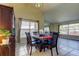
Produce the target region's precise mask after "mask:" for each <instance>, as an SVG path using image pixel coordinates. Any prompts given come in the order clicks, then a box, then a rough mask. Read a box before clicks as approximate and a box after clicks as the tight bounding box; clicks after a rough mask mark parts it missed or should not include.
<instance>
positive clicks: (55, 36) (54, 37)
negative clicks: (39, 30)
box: [51, 32, 59, 45]
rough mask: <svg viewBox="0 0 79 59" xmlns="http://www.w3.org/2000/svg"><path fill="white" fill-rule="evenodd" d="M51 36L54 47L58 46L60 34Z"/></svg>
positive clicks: (56, 33) (54, 33) (55, 33)
mask: <svg viewBox="0 0 79 59" xmlns="http://www.w3.org/2000/svg"><path fill="white" fill-rule="evenodd" d="M51 35H52V40H51V41H52V44H53V45H56V44H57V40H58V36H59V33H58V32H53V33H51Z"/></svg>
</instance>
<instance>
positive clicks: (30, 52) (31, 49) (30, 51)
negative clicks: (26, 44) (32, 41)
mask: <svg viewBox="0 0 79 59" xmlns="http://www.w3.org/2000/svg"><path fill="white" fill-rule="evenodd" d="M31 55H32V46H31V50H30V56H31Z"/></svg>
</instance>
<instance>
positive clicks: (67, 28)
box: [60, 23, 79, 36]
mask: <svg viewBox="0 0 79 59" xmlns="http://www.w3.org/2000/svg"><path fill="white" fill-rule="evenodd" d="M60 34H67V35H76V36H79V23H76V24H67V25H60Z"/></svg>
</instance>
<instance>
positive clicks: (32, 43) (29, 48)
mask: <svg viewBox="0 0 79 59" xmlns="http://www.w3.org/2000/svg"><path fill="white" fill-rule="evenodd" d="M25 34H26V41H27V42H26V47H27V52H28V54H29V55H30V56H31V55H32V47H33V46H35V47H38V48H39V47H40V42H36V41H32V38H31V35H30V33H27V32H25ZM37 43H38V44H37Z"/></svg>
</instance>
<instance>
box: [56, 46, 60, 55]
mask: <svg viewBox="0 0 79 59" xmlns="http://www.w3.org/2000/svg"><path fill="white" fill-rule="evenodd" d="M56 53H57V55H58V54H59V53H58V48H57V46H56Z"/></svg>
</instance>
